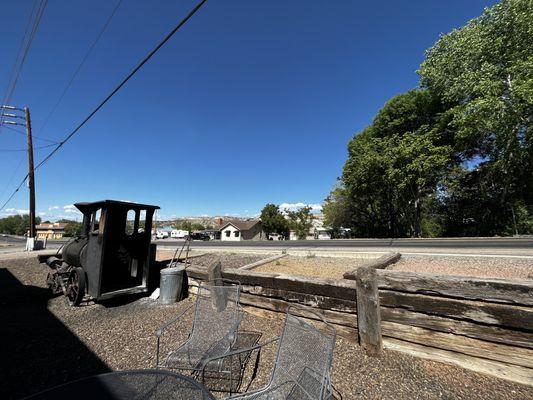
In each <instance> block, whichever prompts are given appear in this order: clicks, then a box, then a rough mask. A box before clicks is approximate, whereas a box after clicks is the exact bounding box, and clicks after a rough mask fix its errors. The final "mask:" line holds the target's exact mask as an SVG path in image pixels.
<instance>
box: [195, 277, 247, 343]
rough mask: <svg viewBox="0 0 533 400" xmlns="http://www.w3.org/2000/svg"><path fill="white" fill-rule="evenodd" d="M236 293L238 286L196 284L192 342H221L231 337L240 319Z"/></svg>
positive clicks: (238, 291)
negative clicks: (193, 338) (193, 340)
mask: <svg viewBox="0 0 533 400" xmlns="http://www.w3.org/2000/svg"><path fill="white" fill-rule="evenodd" d="M240 293H241V292H240V285H228V286H218V285H210V284H208V283H202V284H201V285H200V287H199V288H198V294H197V296H196V309H195V312H194V321H193V328H192V332H191V336H194V337H195V339H196V342H198V341H199V340H200V341H202V342H205V343H206V344H214V343H217V344H219V345H221V344H222V345H225V342H227V341H232V340H233V339H234V334H235V331H236V330H237V328H238V326H239V322H240V318H241V316H240V307H239V299H240Z"/></svg>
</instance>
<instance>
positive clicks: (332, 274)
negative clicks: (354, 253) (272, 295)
mask: <svg viewBox="0 0 533 400" xmlns="http://www.w3.org/2000/svg"><path fill="white" fill-rule="evenodd" d="M364 262H365V260H363V259H357V258H337V257H295V256H287V257H283V258H280V259H279V260H276V261H273V262H271V263H268V264H264V265H261V266H259V267H257V268H254V271H257V272H277V273H285V274H292V275H305V276H316V277H321V278H333V279H342V276H343V274H344V273H345V272H347V271H351V270H353V269H355V268H357V267H358V266H360V265H361V264H362V263H364Z"/></svg>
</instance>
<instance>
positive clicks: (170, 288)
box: [159, 265, 185, 304]
mask: <svg viewBox="0 0 533 400" xmlns="http://www.w3.org/2000/svg"><path fill="white" fill-rule="evenodd" d="M184 272H185V265H178V266H177V267H172V268H163V269H162V270H161V282H160V286H159V290H160V293H159V301H160V302H161V304H172V303H175V302H176V301H178V300H181V298H182V288H183V275H184Z"/></svg>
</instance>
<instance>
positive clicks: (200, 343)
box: [165, 335, 233, 370]
mask: <svg viewBox="0 0 533 400" xmlns="http://www.w3.org/2000/svg"><path fill="white" fill-rule="evenodd" d="M232 337H233V335H230V336H228V337H226V338H223V339H221V340H219V341H218V342H216V343H206V341H205V340H200V339H199V338H197V337H194V338H192V339H191V340H188V341H187V342H186V343H184V344H183V345H182V346H180V347H179V348H177V349H176V350H174V351H173V352H171V353H170V354H169V356H168V357H167V360H166V362H165V366H166V367H167V368H175V369H190V370H199V369H201V368H202V367H203V366H204V365H205V362H206V360H207V359H208V358H210V357H218V356H221V355H224V354H225V353H227V352H228V351H229V349H230V348H231V344H232V342H233V340H232Z"/></svg>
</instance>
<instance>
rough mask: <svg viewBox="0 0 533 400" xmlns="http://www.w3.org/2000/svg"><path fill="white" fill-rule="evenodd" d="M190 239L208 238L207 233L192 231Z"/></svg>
mask: <svg viewBox="0 0 533 400" xmlns="http://www.w3.org/2000/svg"><path fill="white" fill-rule="evenodd" d="M191 239H192V240H209V235H208V234H207V233H204V232H192V233H191Z"/></svg>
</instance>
